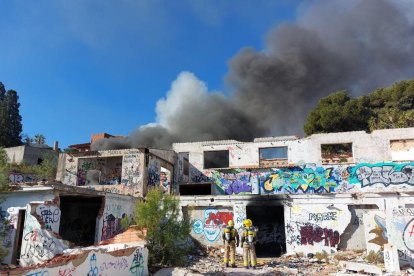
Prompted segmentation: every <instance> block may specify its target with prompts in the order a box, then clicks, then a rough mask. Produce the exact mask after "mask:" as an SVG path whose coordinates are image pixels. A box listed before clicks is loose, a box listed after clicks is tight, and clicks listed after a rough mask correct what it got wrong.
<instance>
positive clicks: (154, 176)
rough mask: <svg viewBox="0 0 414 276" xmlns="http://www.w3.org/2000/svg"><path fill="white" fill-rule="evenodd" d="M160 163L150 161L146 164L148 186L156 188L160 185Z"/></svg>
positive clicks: (153, 160)
mask: <svg viewBox="0 0 414 276" xmlns="http://www.w3.org/2000/svg"><path fill="white" fill-rule="evenodd" d="M160 170H161V165H160V162H159V161H158V160H156V159H150V161H149V164H148V186H157V185H158V184H159V183H160Z"/></svg>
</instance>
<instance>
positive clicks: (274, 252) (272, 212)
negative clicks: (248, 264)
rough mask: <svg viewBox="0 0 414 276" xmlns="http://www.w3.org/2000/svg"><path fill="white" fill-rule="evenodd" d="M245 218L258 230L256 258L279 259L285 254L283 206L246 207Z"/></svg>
mask: <svg viewBox="0 0 414 276" xmlns="http://www.w3.org/2000/svg"><path fill="white" fill-rule="evenodd" d="M246 213H247V218H249V219H251V220H252V221H253V225H254V226H256V227H258V228H259V231H258V232H257V243H256V254H257V256H258V257H279V256H280V255H282V254H283V253H285V252H286V238H285V223H284V221H285V220H284V215H283V206H247V208H246Z"/></svg>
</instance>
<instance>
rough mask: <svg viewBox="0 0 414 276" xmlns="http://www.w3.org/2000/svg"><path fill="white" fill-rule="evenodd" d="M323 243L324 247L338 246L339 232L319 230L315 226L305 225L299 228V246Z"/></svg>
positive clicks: (325, 229)
mask: <svg viewBox="0 0 414 276" xmlns="http://www.w3.org/2000/svg"><path fill="white" fill-rule="evenodd" d="M322 241H324V244H325V246H330V247H335V246H336V245H338V244H339V232H338V231H336V230H332V229H328V228H321V227H319V226H315V225H305V226H302V227H301V228H300V243H301V245H308V244H309V245H313V244H314V242H315V243H320V242H322Z"/></svg>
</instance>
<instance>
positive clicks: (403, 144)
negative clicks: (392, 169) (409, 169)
mask: <svg viewBox="0 0 414 276" xmlns="http://www.w3.org/2000/svg"><path fill="white" fill-rule="evenodd" d="M390 149H391V158H392V161H410V160H412V156H413V154H414V139H400V140H391V141H390Z"/></svg>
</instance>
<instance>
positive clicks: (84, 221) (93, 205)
mask: <svg viewBox="0 0 414 276" xmlns="http://www.w3.org/2000/svg"><path fill="white" fill-rule="evenodd" d="M102 201H103V200H102V198H101V197H81V196H60V210H61V212H62V213H61V218H60V228H59V235H60V236H61V237H62V239H64V240H68V241H71V242H73V243H75V244H76V245H79V246H89V245H92V244H94V243H95V228H96V218H97V217H98V214H99V210H100V209H101V206H102Z"/></svg>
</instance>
